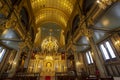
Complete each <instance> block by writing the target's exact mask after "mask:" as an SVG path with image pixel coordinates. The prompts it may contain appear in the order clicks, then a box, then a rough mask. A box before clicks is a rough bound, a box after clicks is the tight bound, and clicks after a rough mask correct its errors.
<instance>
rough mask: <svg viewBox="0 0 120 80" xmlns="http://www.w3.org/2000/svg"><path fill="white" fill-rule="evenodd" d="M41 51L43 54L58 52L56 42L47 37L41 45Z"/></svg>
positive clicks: (52, 38)
mask: <svg viewBox="0 0 120 80" xmlns="http://www.w3.org/2000/svg"><path fill="white" fill-rule="evenodd" d="M41 49H42V51H43V52H47V53H49V52H57V51H58V41H57V40H56V39H55V38H54V37H52V36H49V37H47V38H45V39H44V40H43V42H42V44H41Z"/></svg>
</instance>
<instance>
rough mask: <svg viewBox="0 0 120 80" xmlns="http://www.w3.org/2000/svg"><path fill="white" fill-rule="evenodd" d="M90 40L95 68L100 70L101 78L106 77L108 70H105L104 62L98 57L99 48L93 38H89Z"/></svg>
mask: <svg viewBox="0 0 120 80" xmlns="http://www.w3.org/2000/svg"><path fill="white" fill-rule="evenodd" d="M88 40H89V43H90V46H91V48H92V51H93V54H92V57H93V60H94V62H95V66H96V67H97V68H98V70H99V72H100V76H101V77H105V76H106V70H105V67H104V64H103V63H102V60H101V59H100V57H99V55H98V51H97V46H96V44H95V42H94V40H93V38H92V37H89V39H88Z"/></svg>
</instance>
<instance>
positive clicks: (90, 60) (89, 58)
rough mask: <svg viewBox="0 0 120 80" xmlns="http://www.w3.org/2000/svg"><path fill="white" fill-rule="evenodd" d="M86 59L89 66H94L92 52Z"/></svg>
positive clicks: (87, 54)
mask: <svg viewBox="0 0 120 80" xmlns="http://www.w3.org/2000/svg"><path fill="white" fill-rule="evenodd" d="M86 58H87V62H88V64H92V63H93V58H92V56H91V52H90V51H87V52H86Z"/></svg>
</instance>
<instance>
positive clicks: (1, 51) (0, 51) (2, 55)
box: [0, 47, 6, 62]
mask: <svg viewBox="0 0 120 80" xmlns="http://www.w3.org/2000/svg"><path fill="white" fill-rule="evenodd" d="M5 52H6V49H4V48H2V47H0V62H1V61H2V59H3V57H4V55H5Z"/></svg>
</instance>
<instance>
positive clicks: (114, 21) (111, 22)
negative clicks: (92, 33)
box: [96, 2, 120, 29]
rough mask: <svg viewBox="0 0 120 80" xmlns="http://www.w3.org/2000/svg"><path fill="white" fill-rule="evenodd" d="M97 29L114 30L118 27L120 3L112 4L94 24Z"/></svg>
mask: <svg viewBox="0 0 120 80" xmlns="http://www.w3.org/2000/svg"><path fill="white" fill-rule="evenodd" d="M96 26H97V27H104V28H109V29H115V28H118V27H119V26H120V2H118V3H116V4H114V5H113V6H112V7H111V8H110V9H109V10H108V11H107V12H106V13H105V15H104V16H103V17H102V18H101V19H100V20H99V21H98V23H97V24H96Z"/></svg>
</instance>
